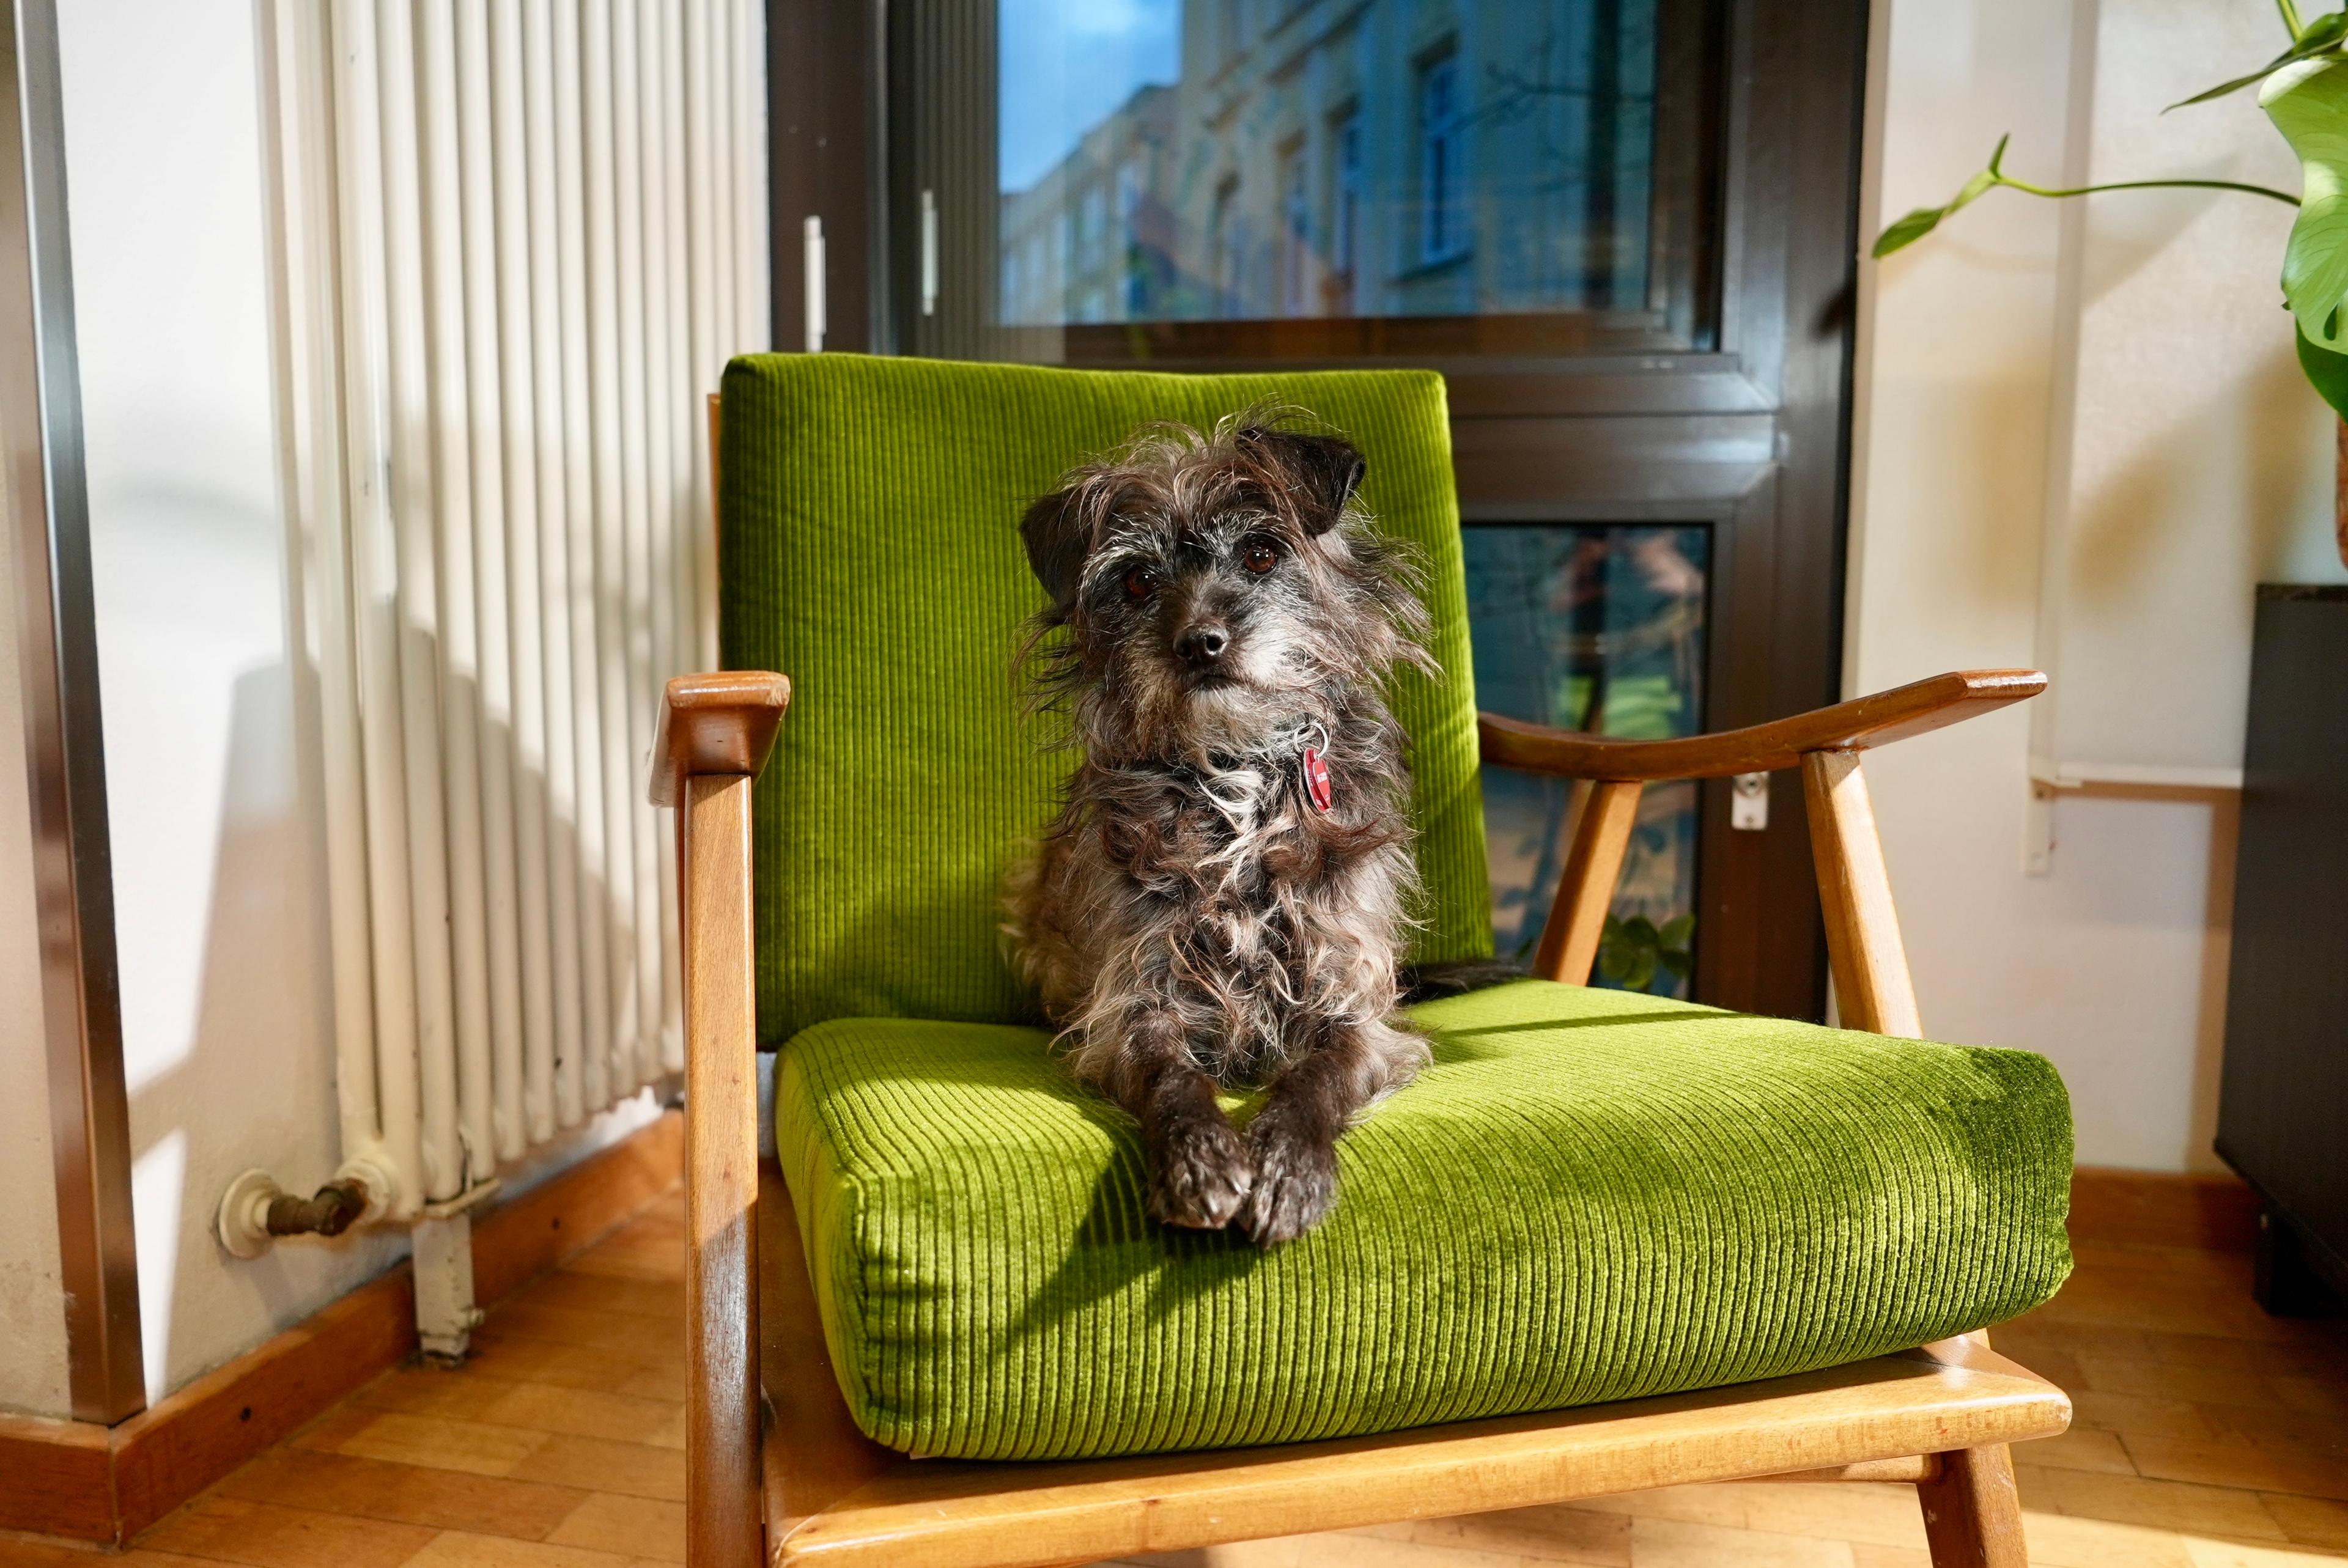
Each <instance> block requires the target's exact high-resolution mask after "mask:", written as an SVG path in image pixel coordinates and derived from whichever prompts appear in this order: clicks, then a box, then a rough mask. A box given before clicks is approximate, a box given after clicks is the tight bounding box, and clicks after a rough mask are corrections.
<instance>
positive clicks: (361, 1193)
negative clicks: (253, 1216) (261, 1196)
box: [263, 1180, 367, 1235]
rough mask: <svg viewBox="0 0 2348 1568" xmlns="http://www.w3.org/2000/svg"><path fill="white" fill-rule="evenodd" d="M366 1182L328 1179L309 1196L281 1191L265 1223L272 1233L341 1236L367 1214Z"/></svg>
mask: <svg viewBox="0 0 2348 1568" xmlns="http://www.w3.org/2000/svg"><path fill="white" fill-rule="evenodd" d="M366 1209H367V1190H366V1183H364V1182H359V1181H352V1180H344V1181H339V1182H328V1183H327V1184H325V1185H324V1186H323V1187H320V1188H319V1189H318V1190H317V1191H316V1192H315V1193H314V1194H311V1195H310V1196H308V1197H306V1198H297V1197H295V1196H294V1195H293V1194H291V1193H280V1194H277V1195H276V1196H275V1197H273V1198H272V1199H270V1200H269V1214H268V1218H267V1219H266V1220H265V1221H264V1222H263V1224H264V1225H265V1227H266V1228H267V1230H268V1232H269V1234H270V1235H342V1234H343V1233H344V1232H345V1231H346V1230H348V1229H350V1228H351V1226H352V1225H353V1224H355V1222H356V1221H357V1219H358V1217H359V1216H360V1215H361V1214H365V1213H366Z"/></svg>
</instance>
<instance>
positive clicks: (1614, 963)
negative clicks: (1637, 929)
mask: <svg viewBox="0 0 2348 1568" xmlns="http://www.w3.org/2000/svg"><path fill="white" fill-rule="evenodd" d="M1636 957H1637V955H1636V954H1634V953H1633V952H1632V949H1631V948H1626V947H1623V946H1622V945H1621V944H1619V943H1605V942H1601V943H1600V944H1599V948H1598V972H1599V974H1601V976H1603V977H1604V978H1606V979H1610V980H1612V981H1613V982H1614V983H1615V984H1616V985H1618V986H1626V985H1629V984H1630V983H1631V982H1630V974H1631V966H1632V963H1633V962H1634V961H1635V960H1636Z"/></svg>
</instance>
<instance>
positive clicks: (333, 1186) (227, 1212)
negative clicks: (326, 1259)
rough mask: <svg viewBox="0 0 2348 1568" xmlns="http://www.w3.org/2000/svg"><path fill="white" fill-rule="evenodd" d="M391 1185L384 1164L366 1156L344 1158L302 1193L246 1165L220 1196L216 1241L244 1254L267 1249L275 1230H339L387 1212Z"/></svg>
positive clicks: (238, 1254)
mask: <svg viewBox="0 0 2348 1568" xmlns="http://www.w3.org/2000/svg"><path fill="white" fill-rule="evenodd" d="M393 1191H394V1187H393V1184H392V1183H391V1181H390V1179H389V1177H388V1176H387V1175H386V1173H384V1172H383V1170H382V1169H381V1168H380V1167H379V1166H377V1165H376V1164H374V1163H370V1162H368V1161H365V1160H349V1161H345V1162H344V1164H343V1167H342V1169H341V1170H339V1171H336V1172H335V1179H334V1180H333V1181H330V1182H328V1183H327V1184H325V1185H324V1186H323V1187H320V1188H319V1189H318V1190H317V1191H316V1192H314V1193H313V1194H310V1195H309V1196H308V1197H306V1198H305V1197H303V1196H301V1195H300V1194H295V1193H289V1192H287V1191H285V1190H284V1189H283V1188H282V1187H280V1186H279V1185H278V1184H277V1182H276V1179H275V1178H274V1177H273V1176H271V1175H270V1173H268V1172H266V1171H247V1172H245V1173H244V1174H242V1175H241V1176H239V1177H237V1179H236V1180H235V1181H233V1182H231V1183H230V1184H228V1191H227V1192H226V1193H225V1194H222V1195H221V1204H220V1217H219V1221H218V1224H217V1227H216V1228H217V1230H218V1233H219V1235H220V1242H221V1245H222V1246H223V1247H226V1248H227V1249H228V1251H229V1252H230V1254H231V1255H233V1256H236V1257H248V1258H249V1257H259V1256H260V1255H262V1254H263V1253H264V1252H267V1251H268V1250H269V1248H270V1246H271V1245H273V1243H274V1242H275V1241H276V1240H277V1238H278V1237H279V1236H287V1235H319V1236H338V1235H342V1234H343V1233H344V1232H345V1231H347V1230H349V1229H350V1228H351V1227H352V1226H354V1225H364V1224H367V1223H369V1222H372V1221H376V1220H380V1219H384V1218H386V1217H387V1214H386V1209H387V1207H388V1204H387V1203H386V1200H387V1199H388V1198H389V1197H390V1195H391V1194H392V1193H393Z"/></svg>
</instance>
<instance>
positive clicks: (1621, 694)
mask: <svg viewBox="0 0 2348 1568" xmlns="http://www.w3.org/2000/svg"><path fill="white" fill-rule="evenodd" d="M1464 538H1465V542H1466V547H1467V556H1468V626H1469V631H1470V635H1471V638H1472V641H1473V644H1474V648H1475V661H1476V700H1477V703H1478V706H1480V707H1483V708H1487V709H1489V710H1490V711H1491V712H1496V713H1505V714H1508V715H1509V716H1510V717H1513V718H1520V719H1531V720H1534V721H1537V722H1539V723H1545V724H1555V725H1558V726H1560V727H1561V728H1564V729H1569V730H1592V731H1596V732H1597V733H1601V734H1608V735H1625V736H1632V737H1635V738H1640V739H1651V740H1660V739H1665V738H1668V737H1671V736H1674V735H1688V734H1694V733H1697V731H1698V730H1700V729H1701V728H1702V726H1703V722H1704V686H1703V681H1704V638H1705V629H1704V604H1705V594H1704V583H1705V577H1706V574H1707V572H1708V570H1709V567H1710V556H1711V535H1710V533H1709V531H1708V530H1706V529H1704V528H1564V527H1555V526H1550V525H1540V526H1533V527H1515V526H1509V527H1493V526H1476V527H1471V528H1468V529H1467V530H1465V535H1464ZM1483 778H1484V820H1485V833H1486V835H1487V843H1488V853H1489V855H1490V857H1491V872H1492V928H1493V935H1494V938H1495V941H1496V943H1497V948H1498V952H1499V954H1500V956H1501V957H1503V958H1518V959H1520V960H1529V959H1530V958H1531V957H1532V956H1533V950H1534V948H1536V947H1537V946H1538V945H1539V944H1540V934H1541V926H1542V924H1543V922H1544V921H1545V920H1546V919H1547V918H1548V916H1549V907H1550V900H1551V899H1552V898H1554V897H1556V896H1557V884H1558V876H1559V872H1560V866H1561V865H1562V864H1563V861H1564V856H1565V847H1566V846H1565V841H1564V827H1565V813H1566V806H1567V803H1568V800H1569V799H1570V794H1571V785H1570V784H1567V783H1565V782H1563V781H1560V780H1556V779H1548V778H1542V777H1540V776H1539V775H1536V774H1524V773H1514V772H1510V771H1509V770H1506V769H1502V768H1489V767H1488V768H1486V769H1485V770H1484V774H1483ZM1696 821H1697V803H1696V786H1695V785H1694V784H1690V783H1676V784H1655V785H1650V786H1649V787H1648V789H1647V790H1646V791H1645V793H1644V794H1643V795H1642V796H1641V799H1640V804H1639V822H1638V827H1637V829H1636V830H1635V831H1634V832H1633V834H1632V839H1631V849H1630V854H1629V856H1628V857H1627V859H1626V860H1625V861H1624V863H1623V867H1622V882H1621V885H1620V886H1618V888H1617V889H1616V892H1615V896H1614V905H1613V918H1612V921H1610V923H1609V927H1608V936H1607V940H1606V942H1605V943H1604V944H1603V946H1602V947H1601V952H1600V963H1601V971H1600V973H1599V975H1598V976H1597V977H1595V978H1596V979H1597V981H1598V983H1600V984H1601V985H1622V986H1627V987H1630V988H1632V989H1641V990H1652V991H1653V992H1655V993H1656V994H1658V995H1662V996H1684V995H1686V994H1687V985H1686V964H1687V961H1688V959H1689V957H1690V956H1691V955H1692V953H1693V950H1694V913H1695V843H1696Z"/></svg>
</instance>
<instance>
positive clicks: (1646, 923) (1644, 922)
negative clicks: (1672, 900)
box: [1622, 915, 1655, 948]
mask: <svg viewBox="0 0 2348 1568" xmlns="http://www.w3.org/2000/svg"><path fill="white" fill-rule="evenodd" d="M1622 934H1623V935H1624V936H1625V937H1628V938H1630V939H1631V940H1632V941H1633V942H1636V943H1638V944H1639V946H1641V947H1642V948H1652V947H1653V946H1654V945H1655V923H1654V922H1653V920H1650V919H1648V918H1647V917H1645V916H1644V915H1633V916H1632V917H1630V918H1629V919H1628V920H1625V921H1623V922H1622Z"/></svg>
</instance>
